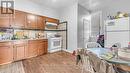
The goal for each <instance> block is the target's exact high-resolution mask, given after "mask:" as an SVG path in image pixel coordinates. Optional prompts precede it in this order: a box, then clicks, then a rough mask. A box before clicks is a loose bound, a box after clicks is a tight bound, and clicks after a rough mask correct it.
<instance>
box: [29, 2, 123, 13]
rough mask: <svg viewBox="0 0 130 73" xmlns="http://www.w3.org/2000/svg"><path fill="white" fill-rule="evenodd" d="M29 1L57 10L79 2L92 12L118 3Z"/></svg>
mask: <svg viewBox="0 0 130 73" xmlns="http://www.w3.org/2000/svg"><path fill="white" fill-rule="evenodd" d="M29 1H32V2H35V3H37V4H39V5H41V6H42V5H43V6H47V7H50V8H55V9H62V8H64V7H66V6H69V5H71V4H73V3H75V2H78V3H79V4H80V5H82V6H83V7H85V8H86V9H88V10H90V11H95V10H99V9H102V8H105V7H107V6H110V4H111V3H113V2H117V0H29ZM118 1H120V0H118Z"/></svg>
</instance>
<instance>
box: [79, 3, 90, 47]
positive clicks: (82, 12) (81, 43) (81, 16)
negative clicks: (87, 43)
mask: <svg viewBox="0 0 130 73" xmlns="http://www.w3.org/2000/svg"><path fill="white" fill-rule="evenodd" d="M88 15H89V11H88V10H87V9H86V8H84V7H83V6H81V5H79V4H78V35H77V36H78V47H79V48H83V47H84V39H83V38H84V37H83V36H84V35H83V31H84V30H83V29H84V25H83V24H84V23H83V20H84V19H85V18H86V17H87V16H88Z"/></svg>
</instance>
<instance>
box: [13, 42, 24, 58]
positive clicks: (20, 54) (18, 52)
mask: <svg viewBox="0 0 130 73" xmlns="http://www.w3.org/2000/svg"><path fill="white" fill-rule="evenodd" d="M14 50H15V55H14V60H15V61H17V60H22V59H24V58H25V46H24V45H18V46H15V48H14Z"/></svg>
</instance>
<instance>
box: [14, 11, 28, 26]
mask: <svg viewBox="0 0 130 73" xmlns="http://www.w3.org/2000/svg"><path fill="white" fill-rule="evenodd" d="M25 25H26V13H25V12H22V11H17V10H16V11H15V14H14V16H13V23H12V25H11V26H12V27H15V28H24V27H25Z"/></svg>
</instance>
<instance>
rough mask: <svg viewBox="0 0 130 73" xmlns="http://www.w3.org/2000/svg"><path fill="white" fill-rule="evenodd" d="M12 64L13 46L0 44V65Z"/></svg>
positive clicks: (4, 43) (7, 43) (8, 43)
mask: <svg viewBox="0 0 130 73" xmlns="http://www.w3.org/2000/svg"><path fill="white" fill-rule="evenodd" d="M10 62H13V44H12V43H11V42H0V65H2V64H7V63H10Z"/></svg>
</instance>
